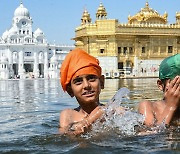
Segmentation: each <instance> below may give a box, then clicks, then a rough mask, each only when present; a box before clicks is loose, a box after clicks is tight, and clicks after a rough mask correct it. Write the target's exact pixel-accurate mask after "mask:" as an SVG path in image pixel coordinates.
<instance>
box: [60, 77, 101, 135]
mask: <svg viewBox="0 0 180 154" xmlns="http://www.w3.org/2000/svg"><path fill="white" fill-rule="evenodd" d="M103 88H104V77H103V76H101V77H97V76H96V75H91V74H85V75H80V76H76V77H75V78H72V80H71V83H70V85H69V86H68V87H67V92H68V94H69V95H70V96H71V97H74V96H75V97H76V99H77V101H78V103H79V105H80V110H79V111H75V110H74V109H65V110H63V111H62V112H61V115H60V126H61V128H60V132H61V133H66V134H73V135H78V134H81V133H83V132H85V130H87V129H88V128H89V127H90V126H91V124H92V123H93V122H95V121H96V120H97V119H98V118H100V117H101V115H102V113H103V110H102V107H100V106H99V94H100V92H101V89H103ZM73 124H74V126H73Z"/></svg>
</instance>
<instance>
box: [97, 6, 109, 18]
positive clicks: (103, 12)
mask: <svg viewBox="0 0 180 154" xmlns="http://www.w3.org/2000/svg"><path fill="white" fill-rule="evenodd" d="M106 17H107V12H106V9H105V7H104V6H103V4H102V3H100V5H99V8H98V10H97V13H96V18H97V19H106Z"/></svg>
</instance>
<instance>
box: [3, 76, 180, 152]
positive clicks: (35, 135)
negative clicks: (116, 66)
mask: <svg viewBox="0 0 180 154" xmlns="http://www.w3.org/2000/svg"><path fill="white" fill-rule="evenodd" d="M156 80H157V79H119V80H118V79H114V80H111V79H107V80H106V82H105V89H104V90H102V93H101V96H100V100H101V102H104V103H107V102H108V101H109V100H110V99H111V98H112V97H113V95H114V94H115V92H117V91H118V89H119V88H121V87H127V88H128V89H129V90H130V96H129V97H130V98H129V100H130V101H128V102H122V105H124V106H128V107H129V108H133V109H136V107H137V104H138V102H140V101H141V100H144V99H149V100H157V99H162V93H161V92H160V91H159V90H158V89H157V86H156ZM77 106H78V104H77V102H76V100H75V99H74V98H71V97H70V96H69V95H68V94H66V93H64V92H63V91H62V89H61V86H60V84H59V80H43V79H37V80H5V81H2V80H0V112H1V116H0V151H1V152H2V153H5V152H10V153H29V152H30V153H64V152H68V153H75V152H77V153H78V152H79V153H85V152H86V153H97V151H98V152H99V153H113V152H116V153H117V151H118V153H121V152H135V153H138V152H140V153H144V152H147V150H151V152H157V151H164V152H168V151H170V152H172V151H173V150H176V151H178V152H179V151H180V148H179V141H180V139H179V138H180V136H179V134H180V133H179V129H176V130H175V132H171V133H166V132H165V133H162V134H158V135H150V136H141V137H140V136H139V137H137V136H134V137H133V136H132V137H122V136H120V135H118V134H117V133H115V132H116V130H115V129H114V130H113V133H112V131H110V132H109V133H110V134H109V135H108V134H107V133H106V134H101V135H100V136H99V137H96V136H94V137H92V138H90V139H84V138H76V139H69V138H67V137H64V136H59V135H57V134H58V127H59V112H60V111H61V110H63V109H65V108H75V107H77ZM124 123H125V122H124ZM170 134H171V135H170ZM169 136H170V137H169ZM152 149H153V151H152Z"/></svg>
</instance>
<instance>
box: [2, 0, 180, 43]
mask: <svg viewBox="0 0 180 154" xmlns="http://www.w3.org/2000/svg"><path fill="white" fill-rule="evenodd" d="M147 1H148V3H149V7H150V8H153V9H154V10H156V11H157V12H158V13H159V14H160V15H163V14H164V13H165V12H167V13H168V23H169V24H171V23H175V21H176V19H175V16H176V12H180V0H22V2H23V5H24V7H26V8H27V9H28V10H29V12H30V16H31V17H32V20H33V31H35V30H36V29H37V28H40V29H41V30H42V31H43V32H44V34H45V36H46V39H47V41H48V42H49V43H55V44H58V45H74V40H72V38H73V37H75V28H76V27H78V26H80V24H81V17H82V14H83V11H84V9H86V10H87V11H88V12H89V13H90V16H91V19H92V23H94V22H95V19H96V11H97V9H98V7H99V5H100V3H101V2H102V4H103V5H104V7H105V8H106V11H107V18H108V19H118V21H119V23H127V22H128V19H127V18H128V15H131V16H133V15H135V14H136V13H138V12H139V11H140V9H141V8H144V7H145V3H146V2H147ZM20 2H21V0H0V36H2V34H3V32H5V31H6V29H9V28H10V27H11V25H12V18H13V16H14V11H15V9H16V8H17V7H18V6H19V5H20Z"/></svg>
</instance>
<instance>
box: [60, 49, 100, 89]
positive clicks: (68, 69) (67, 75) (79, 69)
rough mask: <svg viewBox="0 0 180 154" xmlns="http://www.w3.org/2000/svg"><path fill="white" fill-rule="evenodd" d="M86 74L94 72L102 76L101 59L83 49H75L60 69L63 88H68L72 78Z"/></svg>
mask: <svg viewBox="0 0 180 154" xmlns="http://www.w3.org/2000/svg"><path fill="white" fill-rule="evenodd" d="M84 74H93V75H96V76H98V77H100V76H101V67H100V66H99V61H98V59H96V58H95V57H93V56H91V55H89V54H88V53H87V52H85V51H83V50H82V49H74V50H72V51H70V52H69V53H68V54H67V56H66V58H65V60H64V61H63V63H62V66H61V69H60V77H61V78H60V80H61V85H62V88H63V90H64V91H66V90H67V89H66V88H67V85H68V83H70V81H71V79H72V78H75V77H76V76H79V75H84Z"/></svg>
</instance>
